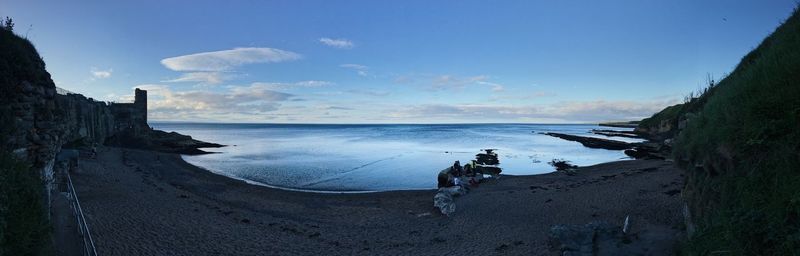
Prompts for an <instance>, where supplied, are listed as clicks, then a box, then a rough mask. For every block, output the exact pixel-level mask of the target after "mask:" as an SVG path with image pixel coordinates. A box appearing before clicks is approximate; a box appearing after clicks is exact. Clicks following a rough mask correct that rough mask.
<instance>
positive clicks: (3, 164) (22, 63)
mask: <svg viewBox="0 0 800 256" xmlns="http://www.w3.org/2000/svg"><path fill="white" fill-rule="evenodd" d="M21 81H30V82H32V83H40V82H49V83H52V81H51V80H50V75H49V74H48V73H47V72H46V71H45V70H44V62H43V61H42V59H41V58H40V57H39V54H38V53H37V52H36V49H35V48H34V47H33V45H32V44H31V43H30V42H29V41H28V40H25V39H23V38H20V37H18V36H16V35H14V34H13V33H12V32H10V31H6V30H4V29H0V124H2V125H0V256H3V255H43V254H44V255H46V254H52V247H50V240H49V239H50V238H49V225H48V221H47V217H46V210H45V208H44V207H43V204H42V199H43V196H42V192H43V191H42V190H43V189H42V188H43V184H42V181H41V178H40V176H39V174H38V173H37V172H36V171H34V170H32V169H31V168H30V165H29V164H28V163H25V162H23V161H20V160H18V159H15V158H14V157H13V156H12V155H11V154H10V153H9V150H10V149H9V148H8V147H9V146H13V147H17V146H20V145H8V141H9V140H8V139H9V137H11V136H19V134H18V133H17V132H18V131H15V126H14V125H13V124H14V116H15V115H14V112H13V110H12V109H10V108H9V104H8V103H7V102H11V101H12V100H13V98H14V97H18V96H19V94H18V92H17V91H18V89H17V86H19V84H20V83H21ZM31 111H32V110H31ZM15 133H16V134H15Z"/></svg>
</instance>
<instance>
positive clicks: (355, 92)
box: [346, 89, 391, 97]
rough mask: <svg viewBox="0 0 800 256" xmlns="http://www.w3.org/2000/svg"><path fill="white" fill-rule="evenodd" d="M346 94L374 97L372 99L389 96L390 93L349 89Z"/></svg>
mask: <svg viewBox="0 0 800 256" xmlns="http://www.w3.org/2000/svg"><path fill="white" fill-rule="evenodd" d="M346 92H348V93H352V94H358V95H367V96H374V97H384V96H388V95H389V94H391V93H390V92H387V91H375V90H359V89H351V90H347V91H346Z"/></svg>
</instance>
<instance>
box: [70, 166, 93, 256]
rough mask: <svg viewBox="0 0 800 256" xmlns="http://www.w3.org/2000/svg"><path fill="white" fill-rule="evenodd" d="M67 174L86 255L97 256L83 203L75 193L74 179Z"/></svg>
mask: <svg viewBox="0 0 800 256" xmlns="http://www.w3.org/2000/svg"><path fill="white" fill-rule="evenodd" d="M66 173H67V181H68V186H69V190H70V193H71V194H72V197H73V198H74V199H75V200H74V201H73V202H75V207H73V211H74V212H75V218H76V219H77V220H78V228H79V229H80V232H81V234H82V235H83V246H84V250H83V252H84V255H87V256H97V248H95V246H94V239H92V233H91V232H90V231H89V224H88V223H87V222H86V218H85V217H84V216H83V209H81V202H80V201H79V200H78V193H77V192H76V191H75V186H74V185H72V177H71V176H70V175H69V171H67V172H66Z"/></svg>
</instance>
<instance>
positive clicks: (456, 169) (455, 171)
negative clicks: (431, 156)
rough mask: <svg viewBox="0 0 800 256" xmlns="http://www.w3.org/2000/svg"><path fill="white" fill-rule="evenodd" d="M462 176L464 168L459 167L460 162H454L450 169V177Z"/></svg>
mask: <svg viewBox="0 0 800 256" xmlns="http://www.w3.org/2000/svg"><path fill="white" fill-rule="evenodd" d="M463 174H464V168H463V167H461V162H459V161H458V160H456V162H455V163H453V167H451V168H450V175H453V177H460V176H461V175H463Z"/></svg>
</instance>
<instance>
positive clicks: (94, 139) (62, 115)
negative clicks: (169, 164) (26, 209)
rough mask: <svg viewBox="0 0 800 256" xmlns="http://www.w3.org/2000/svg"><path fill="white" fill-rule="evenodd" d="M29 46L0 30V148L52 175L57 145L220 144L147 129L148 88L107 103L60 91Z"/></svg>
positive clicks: (169, 147) (164, 147) (184, 148)
mask: <svg viewBox="0 0 800 256" xmlns="http://www.w3.org/2000/svg"><path fill="white" fill-rule="evenodd" d="M56 89H57V88H56V86H55V84H54V83H53V81H52V79H51V78H50V74H49V73H48V72H47V70H46V69H45V63H44V61H43V60H42V58H41V57H40V56H39V54H38V53H37V51H36V49H35V48H34V46H33V45H32V44H31V43H30V42H29V41H28V40H26V39H23V38H20V37H18V36H16V35H15V34H14V33H12V32H11V31H8V30H5V29H0V150H3V151H6V152H13V153H14V155H16V156H17V158H19V159H22V160H25V162H27V163H29V164H30V165H31V166H32V167H33V169H34V170H35V171H38V172H40V173H41V174H42V178H43V179H44V181H45V183H46V184H50V183H51V181H52V177H53V171H52V170H53V164H54V158H55V155H56V154H57V153H58V152H59V151H61V148H62V146H64V145H69V146H72V147H80V146H90V145H93V144H107V145H113V146H121V147H134V148H142V149H151V150H159V151H166V152H176V153H193V154H197V153H204V152H203V151H201V150H199V149H198V148H199V147H219V146H222V145H219V144H214V143H205V142H202V141H197V140H194V139H192V138H191V137H189V136H185V135H180V134H177V133H166V132H161V131H155V130H152V129H151V128H150V127H149V126H148V124H147V92H146V91H144V90H139V89H136V91H135V95H136V96H135V98H136V100H135V101H134V102H133V103H106V102H101V101H96V100H94V99H91V98H86V97H84V96H83V95H80V94H75V93H68V92H61V93H59V92H58V91H57V90H56Z"/></svg>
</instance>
